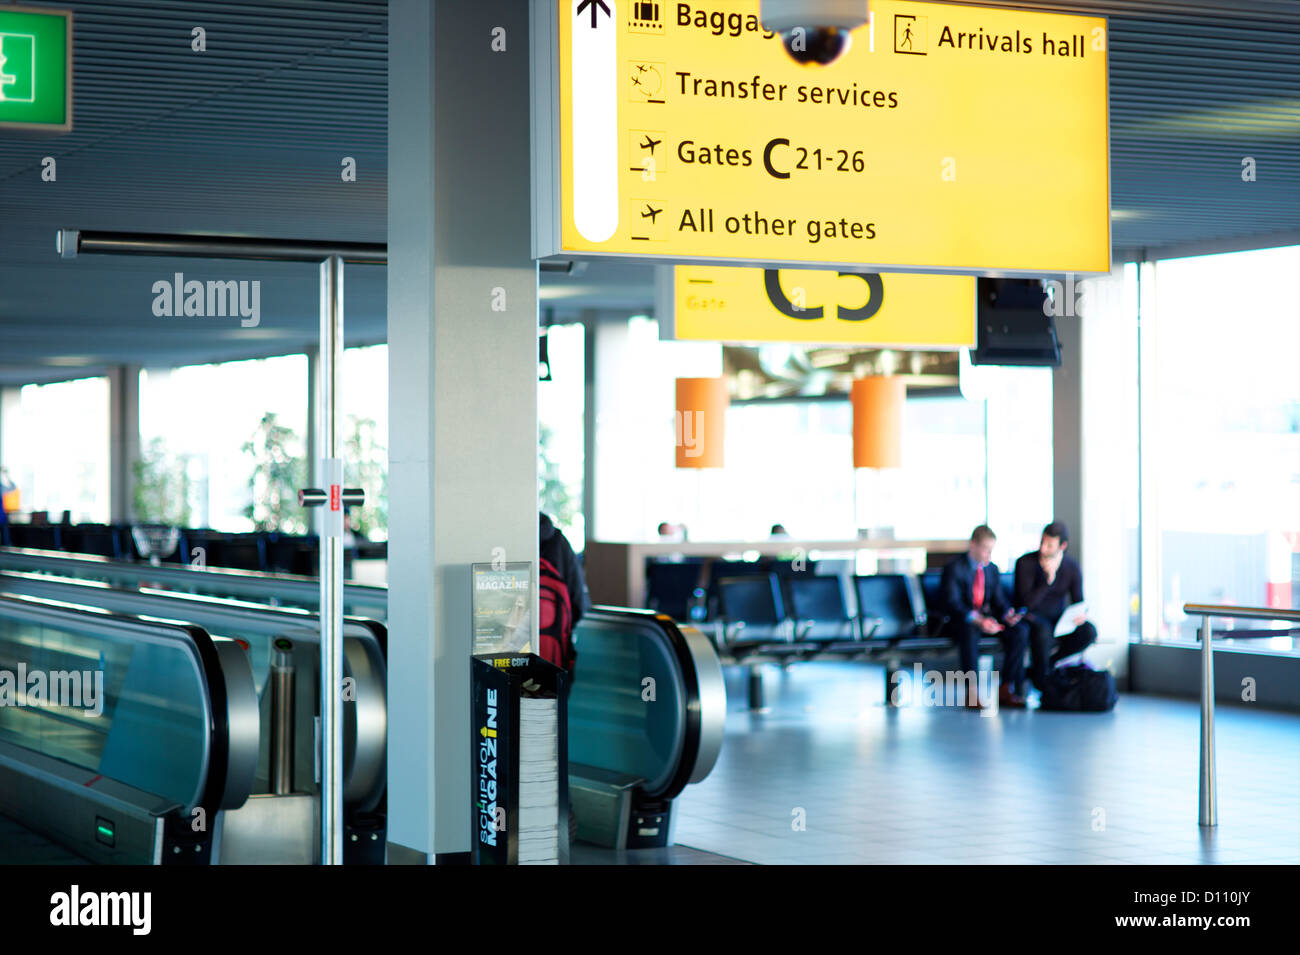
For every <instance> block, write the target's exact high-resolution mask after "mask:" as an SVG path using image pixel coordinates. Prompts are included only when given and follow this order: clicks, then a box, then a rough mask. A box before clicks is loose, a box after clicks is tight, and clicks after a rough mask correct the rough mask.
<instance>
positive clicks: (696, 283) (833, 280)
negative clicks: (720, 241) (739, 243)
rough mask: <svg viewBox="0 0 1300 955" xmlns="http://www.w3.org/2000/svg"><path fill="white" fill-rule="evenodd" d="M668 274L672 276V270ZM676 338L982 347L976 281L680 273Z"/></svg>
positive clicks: (685, 269)
mask: <svg viewBox="0 0 1300 955" xmlns="http://www.w3.org/2000/svg"><path fill="white" fill-rule="evenodd" d="M666 271H667V270H666ZM671 275H672V277H673V304H674V309H673V332H674V334H673V337H674V338H679V339H698V340H702V341H715V342H742V343H745V342H804V343H817V344H827V345H829V344H853V345H889V346H905V347H914V348H962V347H970V346H973V345H974V344H975V278H974V277H973V276H969V275H917V274H912V273H903V272H895V273H890V272H885V273H876V272H865V271H852V272H827V271H821V270H816V269H747V268H727V267H725V266H713V265H679V266H677V267H675V268H673V269H672V270H671Z"/></svg>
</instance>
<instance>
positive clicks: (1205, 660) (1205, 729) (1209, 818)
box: [1199, 614, 1219, 826]
mask: <svg viewBox="0 0 1300 955" xmlns="http://www.w3.org/2000/svg"><path fill="white" fill-rule="evenodd" d="M1216 802H1217V785H1216V782H1215V775H1214V641H1213V640H1212V639H1211V633H1210V616H1209V614H1206V615H1205V616H1203V617H1202V618H1201V812H1200V817H1199V822H1200V824H1201V825H1202V826H1217V825H1218V824H1219V812H1218V807H1217V806H1216Z"/></svg>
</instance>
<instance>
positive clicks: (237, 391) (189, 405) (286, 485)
mask: <svg viewBox="0 0 1300 955" xmlns="http://www.w3.org/2000/svg"><path fill="white" fill-rule="evenodd" d="M306 432H307V358H306V356H305V355H286V356H282V357H279V358H265V359H258V360H255V361H236V362H225V363H222V364H214V365H187V366H184V367H181V368H172V369H153V368H149V369H145V370H144V371H142V372H141V373H140V448H141V453H142V455H145V456H146V457H145V463H146V466H148V467H154V468H157V469H158V471H160V472H162V473H173V474H181V475H184V477H185V481H184V485H185V486H186V488H187V490H186V499H187V501H188V504H189V508H188V511H187V513H185V514H184V515H181V516H184V517H188V523H189V524H190V526H194V527H210V528H213V529H214V530H220V531H230V532H246V531H252V530H256V529H264V530H282V531H285V532H289V533H303V532H304V531H306V530H307V528H308V522H307V519H306V517H305V516H304V515H303V514H302V513H301V510H302V509H301V508H299V507H298V506H297V501H296V489H297V488H299V487H304V486H306V483H305V482H306V476H307V468H306V453H307V449H306V440H305V436H306ZM291 487H292V489H293V491H294V494H293V495H291V496H289V497H287V498H286V494H287V493H288V491H289V490H290V489H291ZM145 516H147V517H153V519H162V520H165V521H167V522H171V521H175V520H177V519H178V516H177V515H175V514H167V515H158V516H156V517H155V516H154V515H145Z"/></svg>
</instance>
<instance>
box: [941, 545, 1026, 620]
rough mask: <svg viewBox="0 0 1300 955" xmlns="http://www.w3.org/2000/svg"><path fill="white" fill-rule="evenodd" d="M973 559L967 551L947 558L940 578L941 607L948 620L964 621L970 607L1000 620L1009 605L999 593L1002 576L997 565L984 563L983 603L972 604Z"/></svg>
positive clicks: (973, 583) (1000, 591)
mask: <svg viewBox="0 0 1300 955" xmlns="http://www.w3.org/2000/svg"><path fill="white" fill-rule="evenodd" d="M974 585H975V563H974V562H973V561H972V560H971V558H970V554H962V555H961V556H960V557H957V558H954V559H953V560H951V561H949V562H948V565H947V566H946V567H944V569H943V576H942V577H940V578H939V593H940V595H941V599H942V601H943V607H944V610H946V611H947V613H948V619H949V621H951V622H960V621H965V620H966V618H967V617H968V616H970V612H971V611H972V610H978V611H979V612H980V613H982V614H984V615H985V616H988V617H994V618H996V619H998V620H1001V619H1002V618H1003V617H1004V616H1006V613H1007V611H1008V610H1010V609H1011V608H1010V607H1008V606H1007V598H1006V597H1005V596H1004V595H1003V593H1002V580H1001V578H1000V577H999V576H998V565H997V564H994V563H992V562H990V563H987V564H985V565H984V606H983V607H976V606H974Z"/></svg>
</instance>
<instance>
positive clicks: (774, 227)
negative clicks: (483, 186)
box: [534, 0, 1110, 274]
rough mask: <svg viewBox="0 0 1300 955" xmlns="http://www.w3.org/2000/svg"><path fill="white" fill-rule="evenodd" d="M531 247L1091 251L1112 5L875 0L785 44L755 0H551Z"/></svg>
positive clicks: (949, 260)
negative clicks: (802, 42)
mask: <svg viewBox="0 0 1300 955" xmlns="http://www.w3.org/2000/svg"><path fill="white" fill-rule="evenodd" d="M540 6H541V7H542V8H543V10H542V11H540V12H539V16H538V17H537V18H536V20H535V21H534V22H535V30H536V32H535V36H534V40H535V47H534V52H535V62H536V64H537V68H536V69H537V71H536V76H535V83H534V92H535V101H534V102H535V112H534V116H535V120H536V126H535V136H534V142H535V156H534V160H535V161H534V175H535V177H536V179H535V183H534V186H535V188H534V196H535V224H536V236H535V249H534V251H535V253H536V254H537V255H538V256H539V257H540V256H547V255H554V254H561V253H571V254H591V255H622V256H637V257H642V258H646V259H661V260H664V259H667V260H676V261H690V260H702V261H716V262H725V261H732V262H750V263H756V264H757V263H789V264H801V263H802V264H814V263H815V264H818V265H848V266H853V267H863V266H871V267H873V268H877V269H886V270H894V271H929V272H937V271H948V272H966V273H980V272H988V271H1003V272H1008V273H1031V274H1032V273H1043V272H1049V273H1051V272H1105V271H1108V270H1109V267H1110V185H1109V143H1108V118H1107V116H1108V113H1107V92H1106V79H1107V72H1106V69H1107V67H1106V58H1107V53H1106V46H1107V29H1106V21H1105V20H1104V19H1102V18H1097V17H1082V16H1069V15H1064V14H1054V13H1037V12H1028V11H1023V10H1004V9H986V8H981V7H968V6H955V5H950V4H934V3H906V2H899V0H872V3H871V14H872V20H871V22H870V24H868V25H867V26H864V27H861V28H859V29H858V30H855V31H854V32H853V34H852V43H851V44H850V47H849V49H848V51H847V52H846V53H845V54H844V55H842V56H841V57H840V58H839V59H838V60H837V61H835V62H833V63H831V64H829V65H825V66H820V65H816V64H810V65H802V64H799V63H796V62H795V61H794V60H793V58H792V57H791V56H790V55H789V54H788V53H787V52H786V50H785V48H784V46H783V44H782V40H781V38H780V37H778V36H774V35H773V34H771V33H767V32H766V31H764V30H763V27H762V24H761V21H760V19H759V2H758V0H714V2H700V3H669V2H637V0H548V2H545V3H542V4H540Z"/></svg>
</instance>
